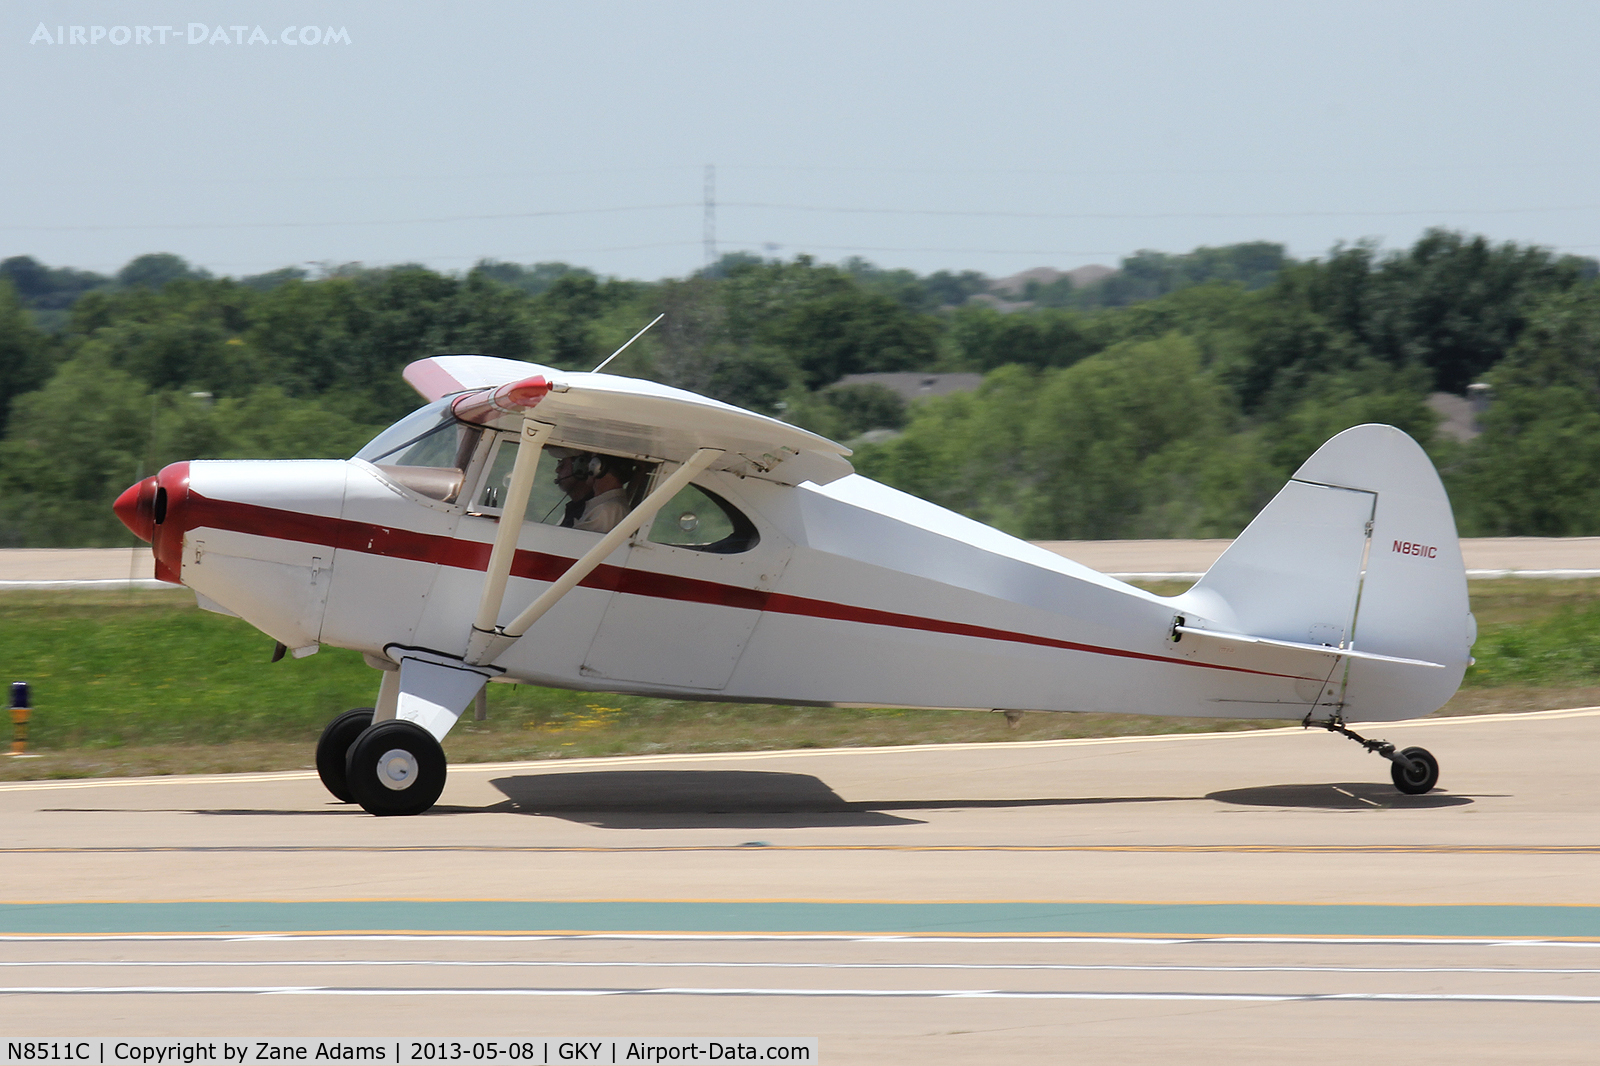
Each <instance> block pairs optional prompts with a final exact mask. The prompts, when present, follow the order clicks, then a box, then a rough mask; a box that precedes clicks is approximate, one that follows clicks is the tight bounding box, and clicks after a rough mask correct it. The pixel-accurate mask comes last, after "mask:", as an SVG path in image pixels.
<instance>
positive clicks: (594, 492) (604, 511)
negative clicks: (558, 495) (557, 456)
mask: <svg viewBox="0 0 1600 1066" xmlns="http://www.w3.org/2000/svg"><path fill="white" fill-rule="evenodd" d="M635 472H636V469H635V466H634V464H633V462H632V461H631V460H628V459H619V458H617V457H616V456H613V455H595V454H593V453H591V452H579V453H577V454H576V455H572V456H569V457H567V458H564V459H562V460H561V461H560V462H559V463H557V464H556V484H557V485H559V486H560V487H561V490H562V491H563V492H565V493H566V494H567V495H568V496H569V497H571V502H570V503H568V504H567V509H566V514H565V515H564V516H563V517H562V519H561V524H562V525H563V526H567V527H569V528H571V529H583V530H587V531H589V532H590V533H609V532H611V530H612V529H613V528H615V527H616V524H617V523H618V522H620V521H622V520H623V519H624V518H626V517H627V516H628V510H629V508H628V481H629V479H630V478H632V477H633V475H634V473H635Z"/></svg>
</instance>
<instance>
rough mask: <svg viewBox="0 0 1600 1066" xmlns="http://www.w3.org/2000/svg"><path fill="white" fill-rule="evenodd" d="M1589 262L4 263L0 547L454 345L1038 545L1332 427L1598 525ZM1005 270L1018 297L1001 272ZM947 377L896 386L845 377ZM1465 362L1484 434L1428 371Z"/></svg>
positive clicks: (1594, 314) (63, 539)
mask: <svg viewBox="0 0 1600 1066" xmlns="http://www.w3.org/2000/svg"><path fill="white" fill-rule="evenodd" d="M1596 273H1597V271H1596V264H1595V262H1594V261H1592V260H1587V259H1578V258H1574V257H1563V256H1558V255H1555V254H1553V253H1551V252H1549V251H1546V250H1544V249H1541V248H1538V247H1534V246H1527V245H1518V244H1514V243H1506V244H1494V243H1492V242H1489V241H1488V240H1486V239H1484V238H1482V237H1477V236H1472V235H1468V234H1461V233H1455V232H1449V231H1431V232H1429V233H1427V234H1425V235H1424V236H1423V237H1422V238H1421V239H1420V240H1418V241H1417V242H1416V244H1414V245H1413V246H1412V247H1410V248H1408V249H1404V250H1396V251H1390V252H1383V251H1380V250H1379V249H1378V248H1376V247H1374V246H1372V245H1368V244H1356V245H1349V246H1341V247H1336V248H1334V249H1333V250H1332V251H1330V252H1329V253H1328V254H1327V255H1326V256H1323V257H1320V258H1317V259H1311V260H1306V261H1296V260H1293V259H1291V258H1290V257H1288V256H1286V255H1285V254H1284V252H1283V249H1282V247H1281V246H1278V245H1271V244H1265V243H1261V242H1253V243H1250V244H1242V245H1233V246H1228V247H1225V248H1201V249H1196V250H1194V251H1193V252H1190V253H1185V254H1180V255H1174V254H1166V253H1158V252H1148V251H1147V252H1140V253H1137V254H1136V255H1134V256H1130V257H1128V258H1127V259H1125V260H1123V262H1122V269H1121V270H1120V271H1118V272H1117V273H1115V274H1112V275H1110V276H1109V277H1106V278H1103V279H1100V280H1098V281H1096V282H1095V283H1093V284H1090V285H1085V286H1082V287H1081V288H1074V287H1073V286H1072V284H1071V281H1070V280H1069V279H1067V278H1062V279H1060V280H1058V281H1056V282H1052V283H1050V284H1043V285H1041V284H1033V285H1031V286H1029V287H1028V288H1027V289H1026V290H1025V291H1023V292H1021V293H1015V294H1013V295H1012V298H1011V299H1009V300H1007V301H1004V302H1001V301H997V300H994V299H987V300H986V299H985V298H984V294H986V293H988V292H989V290H990V285H991V279H988V278H985V277H984V276H983V275H981V274H979V273H977V272H974V271H966V272H962V273H959V274H956V273H950V272H938V273H935V274H930V275H918V274H915V273H913V272H911V271H905V270H883V269H880V268H877V267H875V266H873V265H872V264H870V263H867V262H864V261H862V260H849V261H846V262H844V263H841V264H836V265H835V264H825V263H818V262H816V261H814V260H812V259H810V258H808V257H804V256H802V257H798V258H796V259H793V260H789V261H778V260H764V259H760V258H757V257H754V256H750V255H744V254H733V255H729V256H725V257H723V259H722V260H721V261H719V262H718V263H716V264H715V265H714V266H712V267H709V268H707V269H706V270H703V271H700V272H697V273H695V274H692V275H690V276H687V277H683V278H672V279H664V280H661V281H657V282H640V281H630V280H625V279H619V278H610V277H601V276H598V275H596V274H594V273H592V272H590V271H588V270H585V269H582V268H579V267H573V266H570V265H567V264H562V263H539V264H533V265H519V264H514V263H501V262H491V261H486V262H481V263H479V264H477V265H476V266H475V267H474V268H472V269H471V270H469V271H466V272H465V273H463V274H459V275H450V274H442V273H439V272H437V271H433V270H430V269H427V268H425V267H422V266H418V265H399V266H392V267H385V268H366V267H362V266H359V265H349V266H344V267H327V268H324V269H323V270H322V271H321V272H319V274H318V275H317V276H314V277H313V276H311V275H310V274H308V273H307V272H305V271H303V270H299V269H286V270H282V271H276V272H273V273H270V274H263V275H257V276H254V277H244V278H218V277H212V276H210V275H208V274H206V273H205V272H204V271H200V270H196V269H194V268H192V267H191V266H189V264H187V263H185V262H184V261H183V260H182V259H180V258H178V257H176V256H172V255H167V254H155V255H147V256H141V257H139V258H138V259H135V260H134V261H132V262H130V263H129V264H128V265H127V266H126V267H124V268H123V269H122V270H121V271H119V272H118V273H117V274H116V275H109V276H107V275H98V274H94V273H91V272H87V271H78V270H73V269H70V268H61V267H47V266H45V265H43V264H40V263H38V262H37V261H35V260H33V259H31V258H28V257H23V256H19V257H13V258H11V259H6V260H4V261H3V262H0V545H3V546H70V545H96V544H121V543H129V539H128V534H127V533H126V531H124V530H123V529H122V528H121V526H120V524H119V523H118V522H117V521H116V519H115V518H114V517H113V516H112V515H111V512H110V509H109V508H110V502H111V500H112V499H114V498H115V496H116V494H117V492H118V491H120V490H121V489H122V488H124V487H125V486H127V485H128V484H130V483H131V482H132V481H134V480H135V479H136V478H137V477H139V476H143V475H145V474H149V473H153V472H154V471H155V470H156V469H159V468H160V467H161V466H162V465H164V464H166V463H168V462H172V461H176V460H178V459H185V458H213V457H217V458H229V457H232V458H245V457H256V458H286V457H302V458H315V457H335V456H344V455H348V454H350V453H352V452H353V451H354V450H355V449H356V448H357V447H359V445H360V444H361V443H362V442H363V441H364V440H365V439H367V438H368V437H369V436H371V435H372V434H373V433H375V432H376V431H377V430H378V429H379V428H381V427H382V426H383V425H386V424H387V423H388V422H390V421H392V420H393V419H395V418H397V417H399V416H400V415H401V414H404V413H405V412H406V411H407V410H410V409H411V408H412V407H414V406H415V405H416V403H417V398H416V396H415V394H414V393H412V392H411V390H410V388H409V387H408V386H406V385H405V384H404V382H403V381H402V380H401V379H400V369H401V368H402V367H404V366H405V364H406V363H408V362H411V361H412V360H414V359H418V358H423V357H425V356H429V355H435V354H439V353H444V352H480V353H484V354H491V355H498V356H503V357H507V358H512V359H523V360H528V361H531V362H538V363H543V364H547V365H552V366H556V367H560V368H563V369H580V370H585V369H590V368H592V367H593V366H594V365H595V364H597V363H598V362H599V361H600V360H601V359H603V358H604V357H605V356H606V355H607V354H609V353H610V352H611V351H612V350H614V349H615V348H616V347H617V346H618V345H620V344H621V343H622V342H623V341H624V340H626V339H627V338H628V337H629V336H630V335H632V333H633V332H634V331H635V330H637V329H638V327H639V326H640V325H642V324H643V323H644V322H647V321H649V320H650V318H652V317H654V315H655V314H657V313H662V312H664V313H665V314H666V319H665V320H664V321H663V322H662V324H661V325H660V326H658V327H657V328H656V329H655V330H654V331H652V332H651V333H649V334H646V336H645V337H644V338H643V339H642V340H640V341H639V342H638V343H637V344H635V345H634V346H632V347H631V348H629V349H628V351H627V352H625V353H623V355H622V356H621V357H619V358H618V360H617V361H616V362H614V363H613V364H612V365H611V367H610V368H609V369H612V370H615V371H617V372H619V373H624V374H632V375H636V376H640V377H647V378H651V379H654V380H660V381H664V382H666V383H668V384H673V385H678V386H681V387H684V388H688V389H691V390H694V391H696V392H701V393H705V394H707V395H711V396H715V397H717V398H719V399H723V400H727V401H729V402H731V403H735V404H739V405H741V406H744V407H749V408H752V409H755V410H759V411H764V412H767V413H771V414H774V415H777V416H779V417H783V418H786V419H788V420H790V421H794V422H797V423H799V424H801V425H805V426H807V427H808V428H811V429H815V430H816V431H818V432H821V433H824V434H827V435H829V436H832V437H835V438H836V439H844V440H850V439H853V438H857V437H858V436H859V435H861V434H862V433H863V432H865V431H867V430H873V429H891V430H895V431H897V435H894V436H892V439H888V440H876V438H878V437H880V436H883V434H872V435H871V436H870V437H869V438H868V439H869V440H874V441H875V442H873V443H862V444H860V445H859V447H858V451H857V455H856V462H857V466H858V468H859V469H860V470H862V472H864V473H867V474H869V475H871V476H873V477H876V478H879V479H880V480H883V481H886V482H888V483H889V484H892V485H895V486H897V487H900V488H903V489H905V490H907V491H909V492H913V493H915V494H917V495H919V496H923V497H925V498H927V499H930V500H933V501H935V502H937V503H940V504H943V505H945V506H948V507H951V508H953V509H955V510H958V511H961V512H963V513H966V514H970V515H972V516H974V517H977V518H980V519H982V520H984V521H986V522H990V523H992V524H994V525H997V526H999V527H1000V528H1002V529H1006V530H1008V531H1010V532H1013V533H1016V534H1018V535H1022V536H1026V537H1031V538H1036V539H1069V538H1116V537H1133V536H1150V537H1162V536H1231V535H1233V534H1235V533H1237V532H1238V531H1239V529H1241V528H1242V527H1243V525H1244V524H1245V523H1246V522H1247V521H1248V520H1249V519H1250V517H1251V516H1252V515H1253V514H1254V513H1255V512H1256V511H1257V510H1258V509H1259V508H1260V506H1261V505H1262V504H1264V503H1265V501H1266V500H1267V499H1269V498H1270V497H1271V495H1272V493H1273V492H1275V491H1276V490H1277V488H1278V487H1279V486H1280V485H1281V484H1282V482H1283V480H1284V478H1285V477H1286V476H1287V475H1288V474H1289V473H1290V472H1292V470H1293V469H1294V467H1295V466H1296V465H1298V464H1299V463H1300V462H1301V461H1302V460H1303V459H1304V458H1305V457H1306V456H1307V455H1309V454H1310V453H1311V451H1313V450H1314V449H1315V448H1316V447H1317V446H1318V445H1320V444H1321V443H1322V442H1323V441H1324V440H1326V439H1327V438H1328V437H1329V436H1331V435H1332V434H1333V433H1336V432H1338V431H1339V430H1341V429H1344V428H1347V427H1348V426H1351V425H1356V424H1358V423H1361V422H1367V421H1383V422H1390V423H1393V424H1395V425H1398V426H1400V427H1401V428H1402V429H1405V430H1406V431H1407V432H1409V433H1411V434H1412V435H1413V436H1414V437H1416V438H1417V439H1418V440H1419V441H1420V442H1422V443H1423V445H1424V447H1426V448H1428V450H1429V451H1430V453H1431V454H1432V455H1433V456H1434V459H1435V461H1436V462H1437V463H1438V464H1439V466H1440V468H1441V470H1442V471H1443V472H1444V474H1445V478H1446V482H1447V485H1448V486H1449V488H1450V490H1451V494H1452V498H1453V500H1454V502H1455V505H1456V510H1457V517H1458V522H1459V523H1460V525H1461V528H1462V531H1463V533H1464V534H1468V535H1592V534H1600V282H1597V280H1596ZM1017 296H1020V297H1021V299H1020V300H1019V299H1016V298H1015V297H1017ZM881 371H921V372H933V371H975V372H981V373H982V374H983V375H984V378H983V384H982V386H981V387H980V388H979V389H978V390H976V391H975V392H967V393H960V394H956V395H952V396H947V397H942V398H936V399H929V400H922V401H918V402H916V403H914V404H911V405H910V406H909V407H908V406H907V405H906V404H905V403H904V402H903V401H901V400H900V398H899V397H898V396H896V395H895V394H893V393H892V392H889V391H887V390H884V389H881V388H878V387H872V386H866V387H863V386H855V387H838V386H837V385H836V384H835V383H836V382H838V380H839V379H840V378H841V377H843V376H845V375H849V374H858V373H869V372H881ZM1477 382H1482V383H1485V384H1487V385H1489V386H1490V387H1491V389H1492V395H1493V402H1492V403H1491V404H1490V406H1489V408H1488V410H1487V412H1486V413H1485V414H1484V415H1483V418H1482V425H1483V433H1482V434H1481V435H1480V436H1478V437H1477V438H1476V439H1474V440H1472V441H1470V442H1467V443H1460V442H1457V441H1455V440H1453V439H1450V438H1449V437H1447V436H1444V435H1442V434H1440V433H1438V432H1437V425H1436V423H1437V419H1438V416H1437V415H1436V414H1435V413H1434V411H1433V410H1432V409H1431V408H1430V407H1429V405H1428V402H1427V401H1428V397H1429V394H1430V393H1435V392H1445V393H1454V394H1457V395H1460V394H1462V393H1463V392H1464V390H1466V388H1467V386H1468V385H1470V384H1473V383H1477Z"/></svg>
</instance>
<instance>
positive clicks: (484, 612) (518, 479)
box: [471, 414, 555, 661]
mask: <svg viewBox="0 0 1600 1066" xmlns="http://www.w3.org/2000/svg"><path fill="white" fill-rule="evenodd" d="M554 428H555V427H554V426H552V425H550V424H549V423H548V422H535V421H534V420H533V419H532V418H529V417H528V416H527V415H526V414H524V415H523V418H522V433H521V435H520V437H519V439H518V441H517V458H516V461H515V462H514V463H512V466H511V484H510V485H508V486H506V498H505V500H503V501H502V504H503V506H502V507H501V509H500V528H499V529H497V530H496V531H495V534H494V548H493V550H491V551H490V552H489V569H488V571H487V572H486V573H485V574H484V575H483V595H482V596H481V597H480V598H479V600H478V616H477V617H476V618H474V619H473V620H472V634H471V637H472V640H473V641H477V640H478V639H479V635H480V634H482V635H483V636H485V637H492V636H493V635H494V621H495V619H496V618H499V617H500V604H501V603H503V602H504V601H505V598H506V581H507V580H509V579H510V577H511V561H512V560H513V559H514V558H516V554H517V538H518V537H519V536H521V534H522V525H523V523H524V522H526V521H527V518H528V515H527V510H528V494H529V493H530V492H532V491H533V476H534V474H535V473H537V472H538V469H539V453H540V452H541V451H543V450H544V442H545V441H547V440H549V439H550V431H551V430H553V429H554ZM474 661H476V660H474Z"/></svg>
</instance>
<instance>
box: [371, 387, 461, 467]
mask: <svg viewBox="0 0 1600 1066" xmlns="http://www.w3.org/2000/svg"><path fill="white" fill-rule="evenodd" d="M454 421H455V416H454V415H452V414H451V413H450V401H449V400H448V399H444V400H437V401H435V402H433V403H430V404H428V406H426V407H419V408H418V409H417V410H415V411H412V412H411V413H410V414H408V415H406V416H405V417H404V418H402V419H401V420H400V421H398V422H396V423H395V424H394V425H392V426H390V427H389V428H388V429H386V430H384V431H383V432H382V433H379V434H378V435H377V436H376V437H373V438H372V439H371V440H370V441H368V442H367V444H366V446H365V447H363V448H362V449H361V450H360V451H359V452H356V454H355V457H356V458H357V459H365V460H366V461H367V462H369V463H377V462H383V461H388V462H390V463H396V464H401V465H405V466H413V465H414V466H439V465H448V464H438V463H409V462H406V463H402V461H401V460H399V459H397V458H395V453H396V452H398V451H400V450H401V449H403V448H406V447H407V446H408V445H411V444H415V443H417V442H419V441H420V440H421V439H422V438H424V437H426V436H428V435H429V434H431V433H433V432H434V431H435V430H439V429H443V428H444V427H445V426H446V425H448V424H450V423H452V422H454ZM452 458H453V456H452Z"/></svg>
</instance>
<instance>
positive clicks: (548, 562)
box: [175, 490, 1321, 681]
mask: <svg viewBox="0 0 1600 1066" xmlns="http://www.w3.org/2000/svg"><path fill="white" fill-rule="evenodd" d="M175 517H176V516H175ZM182 521H183V527H182V528H183V531H184V532H187V531H188V530H190V529H197V528H201V527H206V528H211V529H226V530H230V531H232V532H236V533H249V534H252V535H254V536H259V537H272V538H274V539H276V540H292V541H299V542H302V543H306V544H326V545H329V546H331V547H334V548H340V549H344V550H346V551H356V552H363V553H365V554H368V555H380V556H383V557H385V558H390V559H409V560H412V561H414V562H419V563H437V564H439V565H441V566H454V567H458V568H460V569H463V570H487V569H488V568H489V551H490V545H488V544H484V543H481V542H479V541H475V540H458V539H457V538H455V537H443V536H439V535H437V534H434V533H418V532H415V531H414V530H409V529H396V528H394V527H392V526H379V525H373V524H371V523H368V522H356V521H352V520H350V519H347V518H325V517H322V516H320V515H308V514H301V513H299V512H297V511H283V510H279V509H277V508H274V507H262V506H260V505H258V504H253V503H237V502H234V501H232V500H213V499H210V498H208V497H206V496H202V495H201V494H200V493H198V492H195V491H193V490H190V493H189V498H188V505H187V507H185V509H184V514H183V516H182ZM574 562H576V560H574V559H569V558H567V557H565V556H561V555H548V554H546V553H544V552H532V551H520V550H519V551H518V552H517V554H516V556H515V558H514V559H513V561H512V563H511V574H512V576H513V577H521V578H527V579H529V580H532V581H554V580H555V579H556V578H558V577H560V576H561V575H562V574H563V573H565V572H566V570H567V568H568V567H570V566H571V565H572V564H573V563H574ZM580 584H581V585H582V587H584V588H592V589H601V590H604V591H608V592H623V593H627V594H629V595H633V596H651V597H655V598H657V599H665V600H682V601H685V602H688V603H706V604H712V605H714V606H718V607H739V608H743V609H745V610H750V611H771V612H774V613H776V614H791V615H800V616H803V617H808V618H828V619H832V620H834V621H838V622H857V623H860V624H863V625H876V626H888V627H890V628H894V629H915V630H921V631H923V632H927V633H947V634H950V635H952V636H962V637H976V638H978V639H981V640H1003V641H1008V642H1010V643H1013V644H1033V645H1037V646H1039V647H1042V648H1057V649H1060V650H1062V651H1077V652H1084V653H1087V654H1091V655H1112V656H1116V657H1118V658H1124V659H1143V660H1146V661H1149V662H1155V663H1166V664H1169V665H1172V666H1195V667H1200V668H1202V669H1206V670H1226V671H1228V672H1230V673H1238V674H1255V675H1257V676H1259V677H1282V678H1288V679H1290V680H1295V681H1320V680H1321V679H1320V678H1314V677H1313V678H1307V677H1300V676H1299V675H1296V674H1279V673H1273V672H1271V671H1267V670H1249V669H1246V668H1244V667H1242V666H1224V665H1221V664H1219V663H1201V662H1195V661H1193V660H1190V659H1173V658H1168V657H1167V656H1163V655H1151V654H1148V653H1146V652H1139V651H1127V650H1125V649H1122V648H1107V647H1101V646H1100V645H1096V644H1080V643H1078V642H1077V641H1072V640H1060V639H1058V638H1056V637H1045V636H1039V635H1037V634H1034V633H1015V632H1012V631H1010V630H1005V629H991V628H990V627H988V626H979V625H972V624H970V623H967V622H948V621H944V620H943V619H938V618H923V617H920V616H918V615H912V614H899V613H897V612H894V611H880V610H877V609H876V608H872V607H857V606H853V605H851V604H847V603H833V602H831V601H828V600H815V599H811V598H809V597H806V596H790V595H788V594H786V593H781V592H762V591H761V590H759V589H747V588H740V587H739V586H737V585H722V584H718V583H717V582H715V581H702V580H699V579H698V578H688V577H676V576H673V575H671V574H657V573H651V572H649V571H645V570H629V569H627V568H625V567H621V566H612V565H609V564H601V565H600V566H598V567H596V568H595V570H594V572H593V573H591V574H590V575H589V576H588V577H586V578H584V579H583V581H582V582H580Z"/></svg>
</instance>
